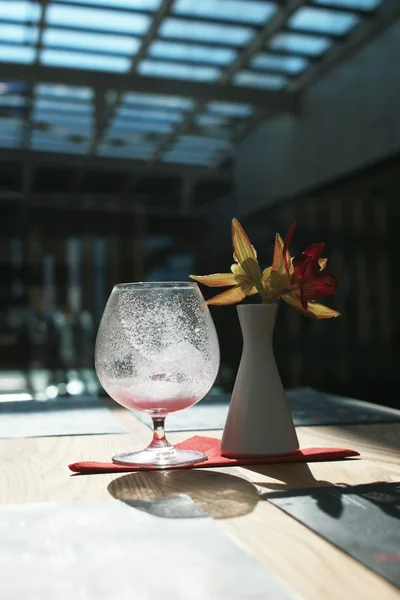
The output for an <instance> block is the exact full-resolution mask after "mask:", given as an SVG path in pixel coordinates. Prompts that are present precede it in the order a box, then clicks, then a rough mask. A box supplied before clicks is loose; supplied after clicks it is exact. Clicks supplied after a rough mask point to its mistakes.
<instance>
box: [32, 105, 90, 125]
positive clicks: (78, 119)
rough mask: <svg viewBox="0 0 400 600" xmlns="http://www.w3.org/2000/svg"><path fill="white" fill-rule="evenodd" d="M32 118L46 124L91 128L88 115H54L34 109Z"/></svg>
mask: <svg viewBox="0 0 400 600" xmlns="http://www.w3.org/2000/svg"><path fill="white" fill-rule="evenodd" d="M33 118H34V119H35V120H36V121H46V122H47V123H53V124H54V125H57V124H59V125H60V124H61V125H65V124H68V125H71V126H72V125H74V124H77V125H78V126H86V125H88V126H90V127H91V126H92V122H93V121H92V118H91V116H90V115H80V114H78V115H74V114H73V113H64V112H62V113H54V112H48V111H44V110H37V109H34V111H33Z"/></svg>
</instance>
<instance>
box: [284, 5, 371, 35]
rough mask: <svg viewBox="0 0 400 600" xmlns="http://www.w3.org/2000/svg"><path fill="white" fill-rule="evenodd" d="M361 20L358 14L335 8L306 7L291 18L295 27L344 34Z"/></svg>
mask: <svg viewBox="0 0 400 600" xmlns="http://www.w3.org/2000/svg"><path fill="white" fill-rule="evenodd" d="M359 22H360V19H359V18H358V17H357V15H352V14H348V13H342V12H339V11H334V10H324V9H321V8H311V7H304V8H300V9H299V10H298V11H297V12H296V13H295V14H294V15H293V17H291V19H290V20H289V26H290V27H292V28H293V29H306V30H308V31H318V32H321V33H327V34H333V35H343V34H345V33H347V32H348V31H349V30H350V29H352V28H353V27H354V26H355V25H357V24H358V23H359Z"/></svg>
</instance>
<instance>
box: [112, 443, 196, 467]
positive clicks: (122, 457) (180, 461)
mask: <svg viewBox="0 0 400 600" xmlns="http://www.w3.org/2000/svg"><path fill="white" fill-rule="evenodd" d="M203 460H207V455H206V454H203V452H195V451H194V450H179V449H178V448H174V447H173V446H167V448H152V447H151V446H149V447H148V448H146V449H145V450H140V451H139V452H129V453H127V454H117V455H116V456H113V459H112V461H113V463H115V464H117V465H126V466H130V467H146V468H148V469H168V468H169V467H180V466H184V465H186V466H187V465H195V464H196V463H199V462H202V461H203Z"/></svg>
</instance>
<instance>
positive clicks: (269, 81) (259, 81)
mask: <svg viewBox="0 0 400 600" xmlns="http://www.w3.org/2000/svg"><path fill="white" fill-rule="evenodd" d="M234 82H235V84H236V85H243V86H246V87H259V88H263V89H266V90H280V89H282V88H283V87H284V86H285V85H286V84H287V79H286V77H283V76H282V75H263V74H261V73H254V72H252V71H240V73H237V75H235V77H234Z"/></svg>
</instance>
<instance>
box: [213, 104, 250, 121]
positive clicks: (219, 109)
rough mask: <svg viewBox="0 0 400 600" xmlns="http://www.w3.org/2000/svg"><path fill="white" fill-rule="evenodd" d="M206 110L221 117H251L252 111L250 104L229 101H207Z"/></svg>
mask: <svg viewBox="0 0 400 600" xmlns="http://www.w3.org/2000/svg"><path fill="white" fill-rule="evenodd" d="M208 110H210V111H211V112H213V113H215V114H218V115H221V116H223V117H238V118H244V117H251V115H252V114H253V112H254V109H253V107H252V106H251V105H250V104H236V103H233V102H232V103H231V102H209V103H208Z"/></svg>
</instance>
